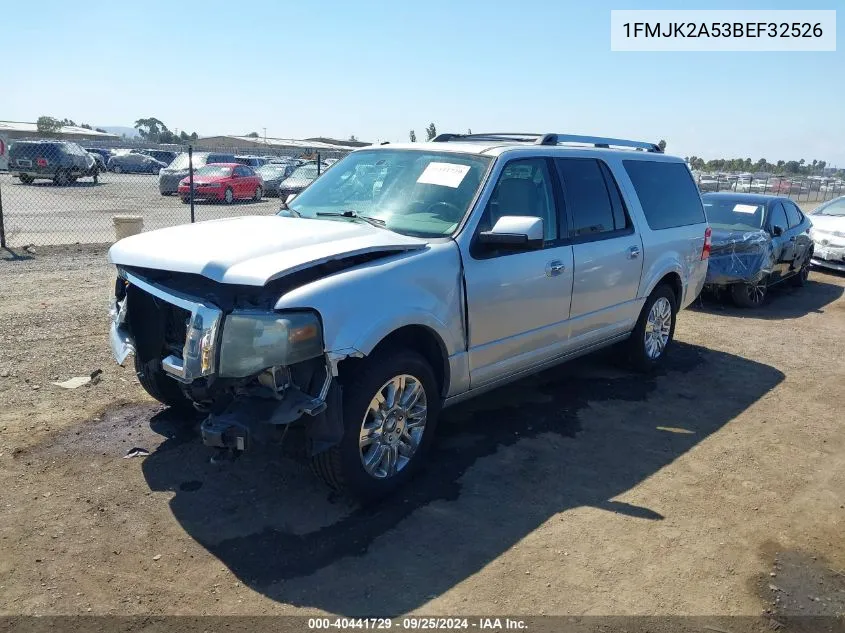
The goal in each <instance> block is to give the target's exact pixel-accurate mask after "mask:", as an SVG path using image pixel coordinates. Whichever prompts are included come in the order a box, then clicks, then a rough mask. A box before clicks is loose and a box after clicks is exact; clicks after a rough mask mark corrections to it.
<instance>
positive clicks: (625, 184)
mask: <svg viewBox="0 0 845 633" xmlns="http://www.w3.org/2000/svg"><path fill="white" fill-rule="evenodd" d="M626 159H631V156H630V153H628V154H627V155H620V156H614V157H613V158H611V159H608V160H607V162H608V163H609V164H610V165H611V168H612V169H613V174H614V176H615V177H616V180H617V182H618V183H619V186H620V188H621V189H622V194H623V195H624V196H625V202H626V204H627V205H628V211H629V213H630V215H631V219H632V221H633V222H634V225H635V227H636V229H637V232H639V234H640V236H641V237H642V242H643V271H642V277H641V278H640V288H639V292H638V293H637V296H638V297H639V298H646V297H648V295H649V294H651V292H652V290H654V288H655V287H656V286H657V284H658V283H659V282H660V280H661V279H662V278H663V277H664V276H666V275H667V274H669V273H676V274H677V275H678V276H679V277H680V278H681V285H682V288H683V292H682V296H681V298H680V302H679V305H678V309H683V308H685V307H687V306H688V305H689V304H690V303H692V302H693V301H694V300H695V298H696V297H697V296H698V295H699V294H700V293H701V290H702V289H703V288H704V279H705V277H706V276H707V260H702V259H701V252H702V250H703V248H704V232H705V230H706V228H707V226H708V225H707V222H706V220H703V221H702V222H700V223H697V224H690V225H687V226H679V227H673V228H668V229H659V230H654V229H652V228H651V227H650V226H649V224H648V220H647V219H646V216H645V213H644V211H643V208H642V205H641V204H640V199H639V197H638V196H637V192H636V189H635V188H634V184H633V183H632V182H631V179H630V178H629V176H628V172H627V171H626V170H625V166H624V164H623V160H626ZM647 160H652V161H666V162H675V163H677V162H679V159H678V158H675V157H672V156H663V155H650V156H649V157H648V159H647ZM690 179H692V175H690ZM699 204H701V201H700V198H699ZM701 216H702V218H704V217H705V215H704V208H703V206H702V211H701Z"/></svg>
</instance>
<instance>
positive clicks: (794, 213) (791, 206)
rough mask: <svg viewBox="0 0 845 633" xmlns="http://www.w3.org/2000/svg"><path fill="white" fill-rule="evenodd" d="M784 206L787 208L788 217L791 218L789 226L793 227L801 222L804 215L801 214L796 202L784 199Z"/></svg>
mask: <svg viewBox="0 0 845 633" xmlns="http://www.w3.org/2000/svg"><path fill="white" fill-rule="evenodd" d="M783 207H784V209H786V219H787V220H789V228H793V227H796V226H798V225H799V224H801V221H802V220H803V219H804V216H802V215H801V211H799V210H798V207H796V206H795V203H793V202H792V201H790V200H784V201H783Z"/></svg>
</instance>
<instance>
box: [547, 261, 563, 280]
mask: <svg viewBox="0 0 845 633" xmlns="http://www.w3.org/2000/svg"><path fill="white" fill-rule="evenodd" d="M564 270H566V266H564V265H563V262H562V261H560V260H559V259H553V260H552V261H550V262H549V263H548V264H546V277H556V276H557V275H559V274H561V273H562V272H563V271H564Z"/></svg>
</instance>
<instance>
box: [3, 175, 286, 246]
mask: <svg viewBox="0 0 845 633" xmlns="http://www.w3.org/2000/svg"><path fill="white" fill-rule="evenodd" d="M0 195H2V197H3V216H4V219H5V225H6V241H7V244H9V245H10V246H26V245H27V244H35V245H42V244H76V243H80V244H96V243H101V244H106V243H111V242H113V241H114V226H113V224H112V216H115V215H140V216H142V217H143V218H144V229H145V230H151V229H160V228H163V227H165V226H173V225H175V224H185V223H187V222H190V221H191V210H190V207H189V205H186V204H182V201H181V200H180V199H179V197H178V196H162V195H160V194H159V191H158V176H153V175H151V174H112V173H107V174H102V175H101V176H100V178H99V183H98V184H96V185H95V184H94V182H93V181H92V180H91V179H90V178H84V179H82V180H79V181H77V182H76V183H74V184H72V185H69V186H67V187H57V186H55V185H54V184H53V183H52V182H50V181H47V180H37V181H35V183H34V184H32V185H24V184H22V183H21V182H20V181H19V180H18V179H17V178H12V177H11V176H10V175H9V174H3V173H0ZM194 206H195V216H196V220H197V221H202V220H216V219H219V218H227V217H232V216H236V215H252V214H264V213H267V214H269V213H276V212H277V211H278V210H279V200H278V198H265V199H264V200H262V201H261V202H259V203H254V202H238V203H236V204H234V205H224V204H212V203H206V202H198V203H196V204H195V205H194Z"/></svg>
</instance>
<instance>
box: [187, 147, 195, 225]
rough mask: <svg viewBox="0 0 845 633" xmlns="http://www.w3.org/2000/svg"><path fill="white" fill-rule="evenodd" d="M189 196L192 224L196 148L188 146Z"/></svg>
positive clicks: (192, 220)
mask: <svg viewBox="0 0 845 633" xmlns="http://www.w3.org/2000/svg"><path fill="white" fill-rule="evenodd" d="M188 196H190V198H191V224H193V223H194V147H193V145H188Z"/></svg>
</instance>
